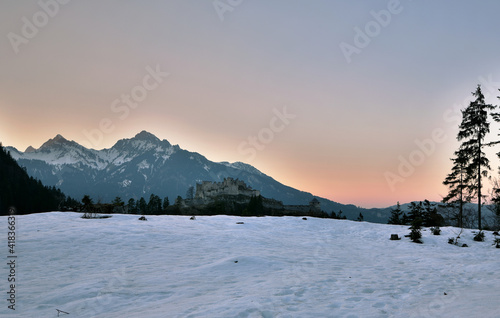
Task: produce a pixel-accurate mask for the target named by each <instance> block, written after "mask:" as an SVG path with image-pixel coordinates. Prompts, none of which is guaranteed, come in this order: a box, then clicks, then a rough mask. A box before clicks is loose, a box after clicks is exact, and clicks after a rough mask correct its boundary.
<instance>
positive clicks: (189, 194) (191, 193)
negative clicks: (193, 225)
mask: <svg viewBox="0 0 500 318" xmlns="http://www.w3.org/2000/svg"><path fill="white" fill-rule="evenodd" d="M193 198H194V187H193V186H190V187H189V188H188V189H187V191H186V199H187V200H192V199H193Z"/></svg>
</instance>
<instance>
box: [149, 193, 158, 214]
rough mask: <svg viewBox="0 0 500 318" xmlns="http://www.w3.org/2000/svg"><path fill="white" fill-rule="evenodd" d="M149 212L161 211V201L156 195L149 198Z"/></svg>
mask: <svg viewBox="0 0 500 318" xmlns="http://www.w3.org/2000/svg"><path fill="white" fill-rule="evenodd" d="M147 211H148V212H149V213H157V212H159V211H161V199H160V197H159V196H157V195H156V194H151V196H150V197H149V202H148V207H147Z"/></svg>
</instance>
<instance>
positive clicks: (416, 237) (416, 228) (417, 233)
mask: <svg viewBox="0 0 500 318" xmlns="http://www.w3.org/2000/svg"><path fill="white" fill-rule="evenodd" d="M421 225H422V219H421V218H416V219H415V220H413V221H412V222H411V227H410V230H411V232H410V239H411V240H412V241H413V242H415V243H422V240H421V238H422V232H421V230H420V229H421Z"/></svg>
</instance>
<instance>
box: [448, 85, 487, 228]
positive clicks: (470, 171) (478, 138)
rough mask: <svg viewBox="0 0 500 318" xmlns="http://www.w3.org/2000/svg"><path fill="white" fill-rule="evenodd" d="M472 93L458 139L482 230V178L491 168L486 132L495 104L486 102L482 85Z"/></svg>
mask: <svg viewBox="0 0 500 318" xmlns="http://www.w3.org/2000/svg"><path fill="white" fill-rule="evenodd" d="M472 95H473V96H474V97H476V99H475V100H474V101H472V102H470V104H469V106H468V107H467V108H465V110H463V111H462V122H461V123H460V127H459V132H458V136H457V139H458V141H460V142H462V144H461V145H460V149H459V151H461V152H462V151H463V159H465V160H466V162H465V172H466V179H465V180H466V187H465V189H466V191H467V195H468V196H470V198H471V199H474V198H477V203H478V210H477V216H478V227H479V229H480V230H481V229H482V226H481V206H482V202H481V200H482V198H483V194H482V193H481V190H482V178H483V177H487V175H488V171H489V170H491V168H490V165H489V160H488V158H487V157H486V155H485V154H484V152H483V147H484V146H485V143H484V139H485V137H486V134H487V133H489V132H490V123H489V121H488V112H489V111H491V110H493V109H494V106H492V105H490V104H486V103H485V101H484V95H483V93H482V92H481V86H480V85H478V86H477V89H476V91H475V92H473V93H472ZM461 159H462V158H461Z"/></svg>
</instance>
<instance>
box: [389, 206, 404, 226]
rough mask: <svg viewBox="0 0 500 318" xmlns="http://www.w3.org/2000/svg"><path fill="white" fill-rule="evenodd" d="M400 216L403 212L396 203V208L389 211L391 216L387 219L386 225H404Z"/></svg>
mask: <svg viewBox="0 0 500 318" xmlns="http://www.w3.org/2000/svg"><path fill="white" fill-rule="evenodd" d="M402 215H403V211H402V210H401V206H400V205H399V201H398V204H397V205H396V208H395V209H392V210H391V216H390V217H389V220H388V221H387V224H404V223H403V219H402Z"/></svg>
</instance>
